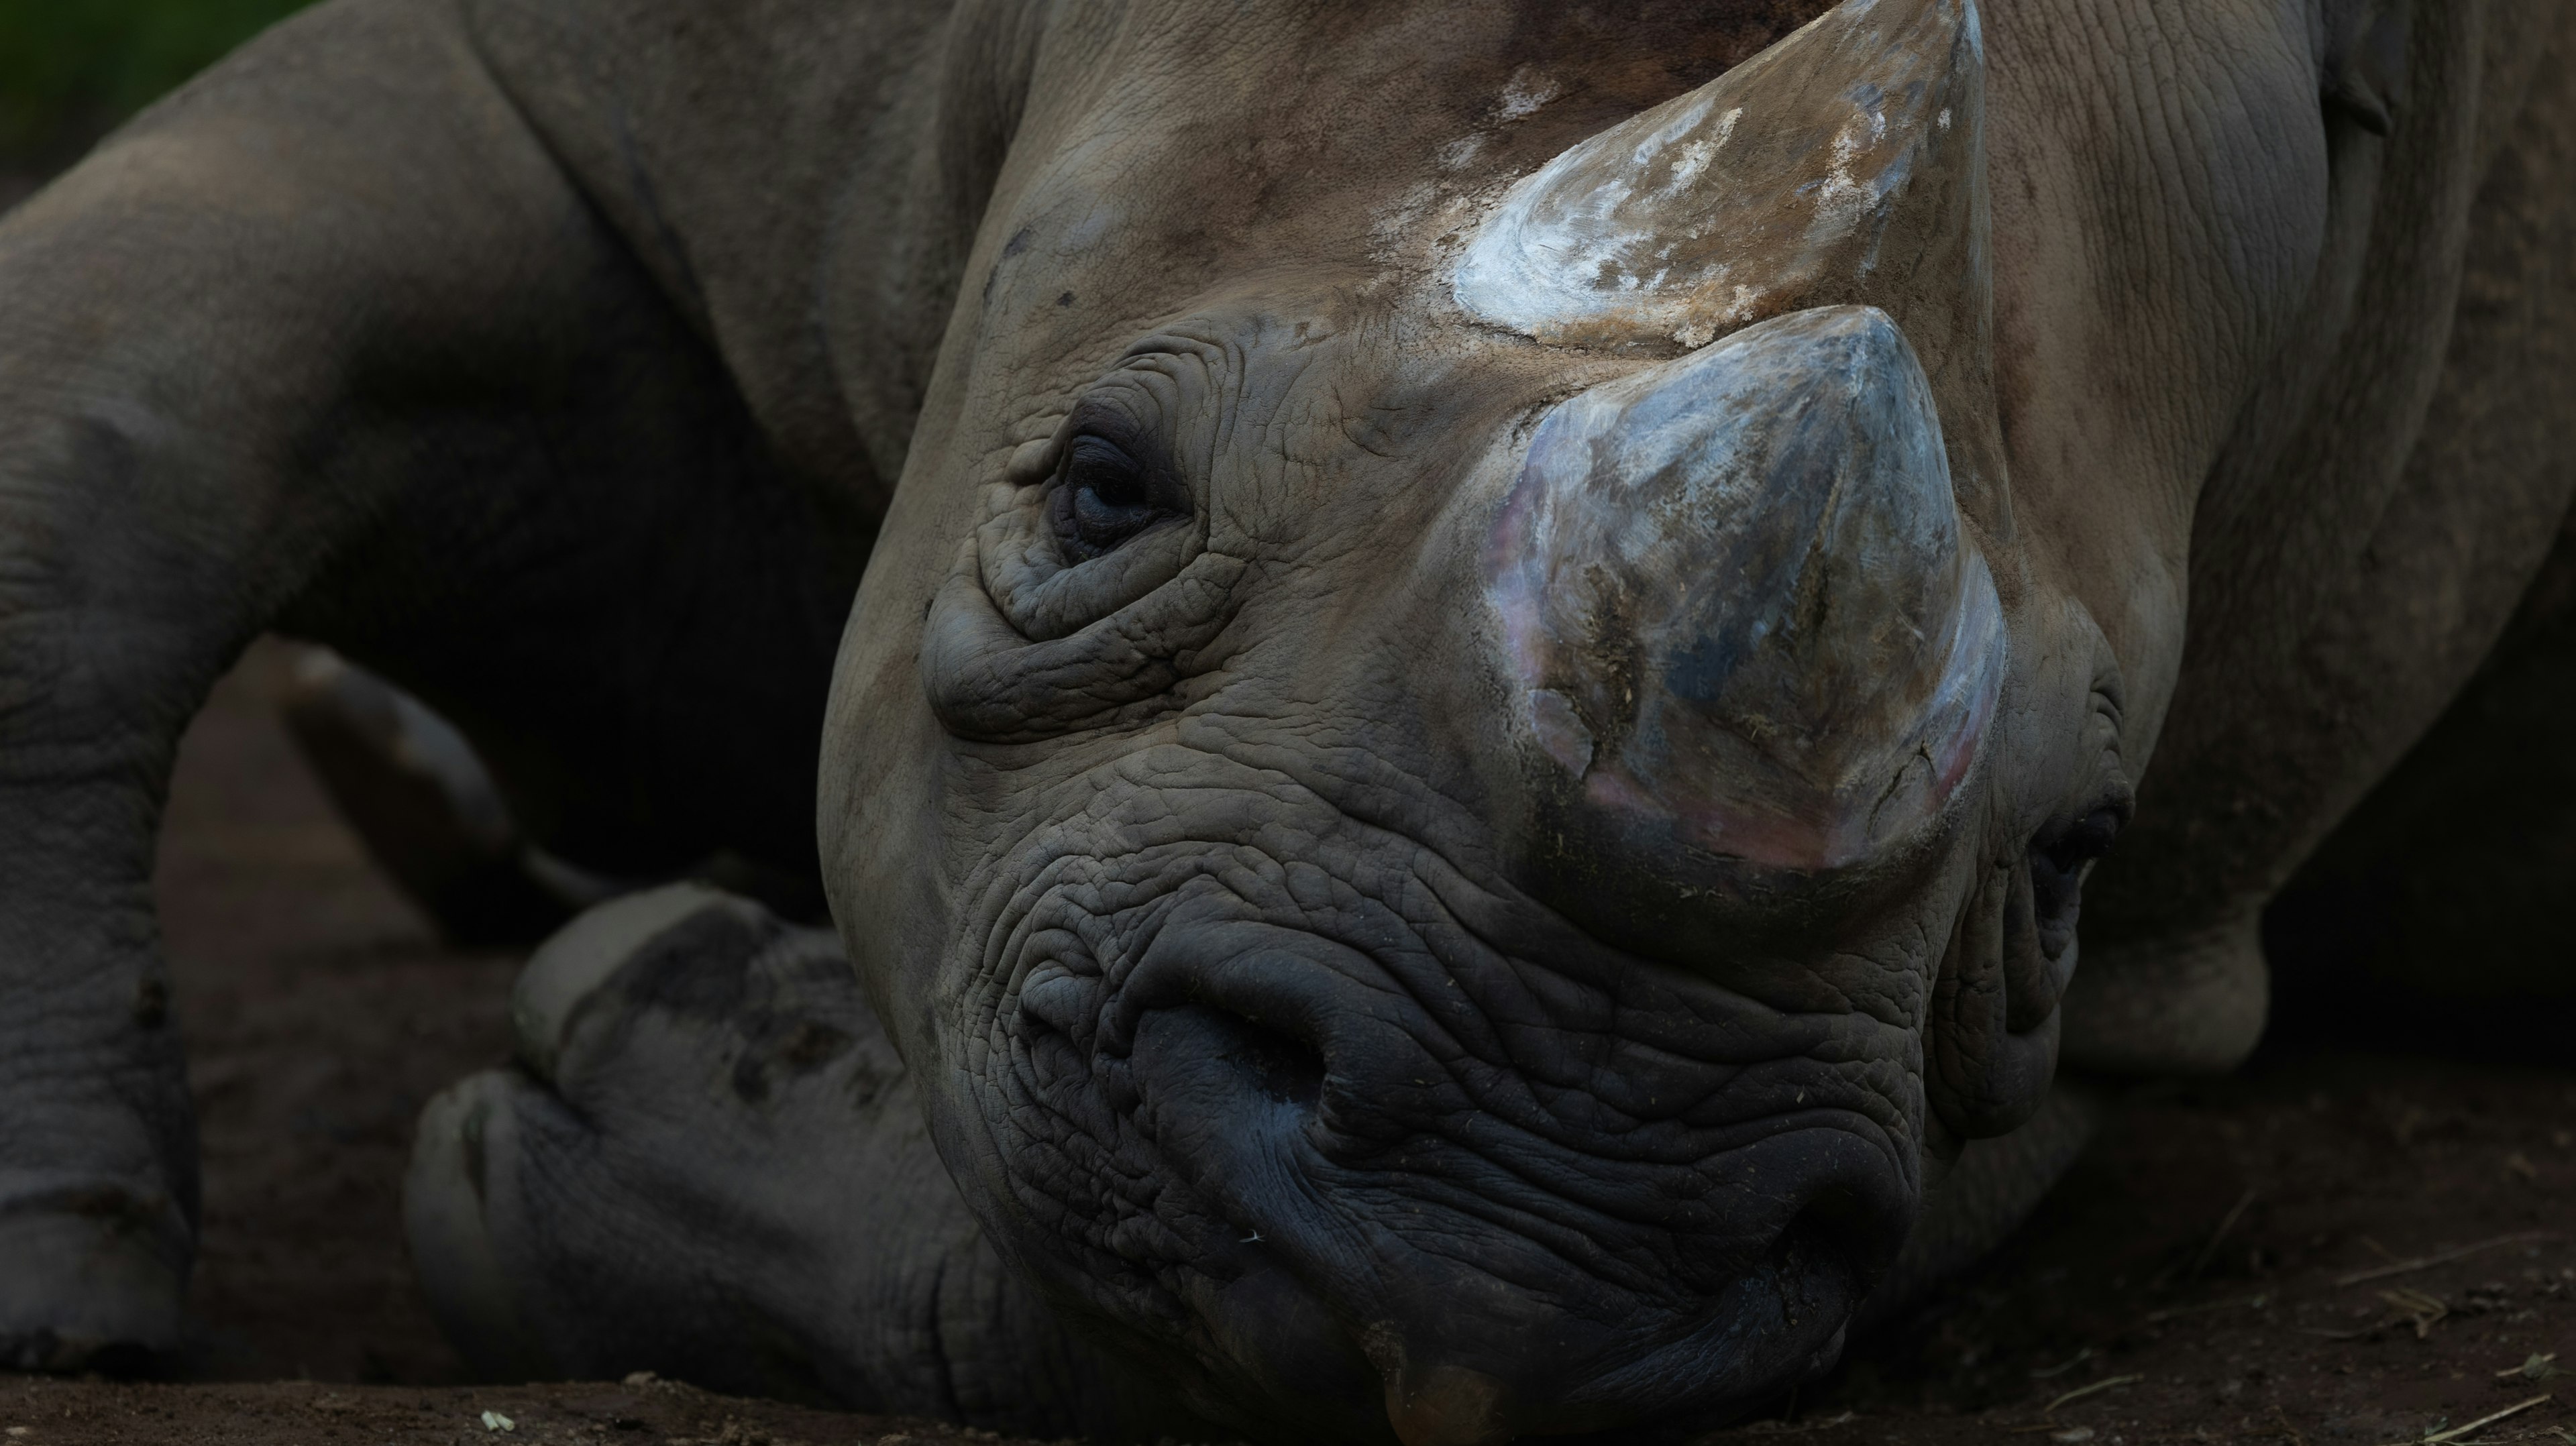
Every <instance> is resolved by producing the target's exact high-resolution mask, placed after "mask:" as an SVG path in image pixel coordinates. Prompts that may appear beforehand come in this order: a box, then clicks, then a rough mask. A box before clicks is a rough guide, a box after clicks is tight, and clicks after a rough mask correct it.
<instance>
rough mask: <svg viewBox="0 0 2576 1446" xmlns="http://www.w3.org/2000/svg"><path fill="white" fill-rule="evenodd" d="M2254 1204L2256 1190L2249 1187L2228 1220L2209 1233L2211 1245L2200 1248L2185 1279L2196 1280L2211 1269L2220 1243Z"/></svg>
mask: <svg viewBox="0 0 2576 1446" xmlns="http://www.w3.org/2000/svg"><path fill="white" fill-rule="evenodd" d="M2253 1203H2254V1188H2253V1187H2252V1186H2250V1185H2249V1186H2247V1187H2246V1189H2245V1193H2244V1194H2242V1195H2239V1196H2237V1197H2236V1204H2235V1206H2234V1207H2233V1208H2231V1209H2230V1210H2229V1211H2228V1212H2227V1218H2226V1219H2224V1220H2221V1221H2219V1222H2218V1228H2217V1229H2216V1230H2213V1231H2211V1232H2209V1243H2208V1244H2207V1245H2204V1246H2202V1247H2200V1254H2198V1255H2196V1256H2194V1257H2193V1258H2192V1262H2191V1269H2189V1270H2186V1271H2184V1272H2183V1273H2182V1278H2183V1279H2185V1280H2196V1279H2198V1278H2199V1277H2200V1273H2201V1272H2202V1271H2203V1270H2205V1269H2207V1268H2208V1267H2209V1259H2210V1257H2211V1256H2213V1255H2216V1254H2217V1253H2218V1245H2219V1242H2220V1241H2223V1240H2225V1239H2226V1238H2227V1232H2228V1231H2230V1230H2233V1229H2235V1228H2236V1222H2237V1221H2238V1220H2239V1219H2242V1218H2243V1217H2244V1214H2245V1209H2246V1207H2247V1206H2249V1205H2252V1204H2253Z"/></svg>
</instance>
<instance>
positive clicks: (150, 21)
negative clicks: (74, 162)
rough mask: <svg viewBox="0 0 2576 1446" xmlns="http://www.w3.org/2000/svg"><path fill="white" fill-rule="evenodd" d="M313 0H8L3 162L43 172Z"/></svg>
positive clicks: (1, 62)
mask: <svg viewBox="0 0 2576 1446" xmlns="http://www.w3.org/2000/svg"><path fill="white" fill-rule="evenodd" d="M304 3H305V0H0V165H5V166H8V167H11V168H14V169H17V170H20V171H33V172H37V173H42V172H44V171H48V170H52V169H54V168H56V167H58V166H61V165H63V164H65V163H67V162H69V161H70V160H71V159H72V158H73V157H75V156H77V155H78V154H79V153H80V151H81V150H82V149H83V148H85V147H86V146H88V145H89V143H90V142H92V141H94V140H96V139H97V138H98V137H99V136H100V135H101V134H103V133H105V132H106V131H107V130H108V129H109V128H110V127H112V126H114V125H115V124H116V123H117V122H118V121H120V120H123V119H124V118H125V117H127V116H129V115H131V114H133V113H134V112H135V111H136V110H138V109H140V108H142V107H143V106H144V105H146V104H149V103H150V102H151V101H152V100H153V98H154V97H156V96H159V95H160V94H161V93H162V92H164V91H166V90H168V89H170V88H171V87H172V86H175V85H177V84H178V83H179V82H181V81H183V80H186V79H187V78H188V77H189V76H191V75H194V74H196V73H197V72H198V71H199V70H201V69H203V68H204V67H205V66H206V65H207V64H208V63H209V62H212V61H214V60H217V59H219V58H221V57H222V56H223V55H224V53H225V52H227V51H229V50H231V49H232V48H233V47H234V46H236V45H239V44H241V43H242V42H243V41H244V40H247V39H249V38H250V37H251V36H253V35H256V34H258V33H259V32H260V31H261V30H262V29H264V28H266V27H267V26H268V25H269V24H271V23H272V22H274V21H276V20H277V19H279V18H280V17H282V16H284V15H286V14H288V13H290V12H292V11H295V10H298V9H301V8H303V5H304Z"/></svg>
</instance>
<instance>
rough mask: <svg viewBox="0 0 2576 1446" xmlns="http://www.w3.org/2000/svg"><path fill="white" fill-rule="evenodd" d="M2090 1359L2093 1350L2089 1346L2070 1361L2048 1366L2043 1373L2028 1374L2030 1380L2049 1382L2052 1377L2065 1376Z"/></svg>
mask: <svg viewBox="0 0 2576 1446" xmlns="http://www.w3.org/2000/svg"><path fill="white" fill-rule="evenodd" d="M2091 1359H2093V1348H2092V1347H2091V1346H2086V1347H2085V1348H2084V1349H2082V1350H2080V1351H2077V1352H2076V1353H2075V1356H2074V1358H2073V1359H2072V1360H2067V1361H2061V1362H2059V1363H2058V1364H2056V1365H2053V1366H2050V1367H2049V1368H2048V1369H2047V1370H2044V1371H2033V1372H2031V1373H2030V1378H2031V1379H2032V1380H2034V1381H2045V1380H2050V1379H2052V1378H2054V1377H2057V1376H2062V1375H2065V1374H2066V1373H2067V1372H2068V1371H2071V1370H2074V1369H2075V1368H2076V1367H2077V1366H2080V1365H2082V1364H2084V1363H2085V1362H2086V1361H2089V1360H2091Z"/></svg>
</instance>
